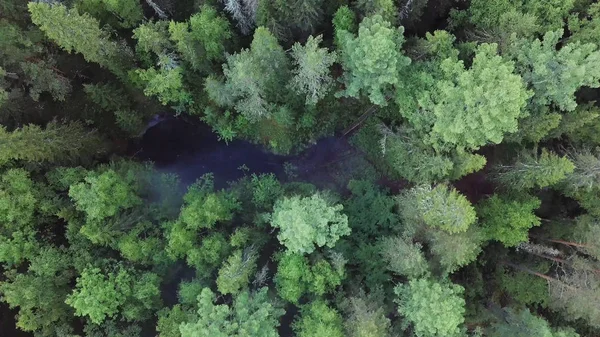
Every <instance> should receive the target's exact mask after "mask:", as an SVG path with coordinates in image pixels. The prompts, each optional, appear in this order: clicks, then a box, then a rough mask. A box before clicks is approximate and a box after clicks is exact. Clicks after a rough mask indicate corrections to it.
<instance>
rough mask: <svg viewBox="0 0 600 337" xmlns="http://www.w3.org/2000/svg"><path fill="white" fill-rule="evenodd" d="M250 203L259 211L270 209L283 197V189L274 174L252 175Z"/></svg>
mask: <svg viewBox="0 0 600 337" xmlns="http://www.w3.org/2000/svg"><path fill="white" fill-rule="evenodd" d="M251 185H252V203H253V204H254V205H255V206H256V207H258V208H259V209H269V208H272V207H273V205H274V204H275V201H277V199H279V198H281V197H282V196H283V192H284V191H283V187H282V186H281V183H280V182H279V180H277V177H275V175H274V174H261V175H258V176H257V175H252V178H251Z"/></svg>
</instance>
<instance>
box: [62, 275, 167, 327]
mask: <svg viewBox="0 0 600 337" xmlns="http://www.w3.org/2000/svg"><path fill="white" fill-rule="evenodd" d="M159 284H160V278H159V277H158V275H156V274H153V273H140V272H137V271H135V270H132V269H127V268H124V267H123V266H119V267H118V268H117V269H115V271H114V272H108V273H103V272H102V270H100V269H99V268H86V269H84V271H83V272H82V274H81V276H79V277H78V278H77V285H76V287H75V290H74V291H73V293H72V294H71V295H69V296H68V297H67V300H66V303H67V304H68V305H70V306H72V307H73V308H74V309H75V314H76V315H77V316H87V317H88V318H89V319H90V320H91V321H92V322H93V323H95V324H100V323H102V322H103V321H104V320H105V319H106V318H107V317H110V318H112V317H115V316H116V315H117V313H120V314H121V315H122V316H123V318H124V319H125V320H127V321H137V320H143V319H145V318H147V315H148V314H149V311H150V310H152V309H154V308H155V307H156V306H157V305H158V304H159V302H160V289H159Z"/></svg>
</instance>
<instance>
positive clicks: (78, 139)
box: [0, 122, 106, 164]
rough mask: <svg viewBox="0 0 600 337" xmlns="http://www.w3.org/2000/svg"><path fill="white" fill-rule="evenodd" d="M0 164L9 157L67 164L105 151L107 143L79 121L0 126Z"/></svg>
mask: <svg viewBox="0 0 600 337" xmlns="http://www.w3.org/2000/svg"><path fill="white" fill-rule="evenodd" d="M0 143H2V147H1V148H0V164H4V163H6V162H8V161H11V160H16V161H20V160H22V161H25V162H31V163H44V162H48V163H67V162H77V161H79V160H81V159H82V158H84V159H85V158H92V157H93V156H95V155H97V154H100V153H102V152H104V150H105V149H106V143H105V141H104V140H103V138H102V137H101V136H100V135H99V134H98V133H97V132H96V131H93V130H88V129H86V128H85V127H84V126H83V125H82V124H81V123H79V122H71V123H67V124H62V123H58V122H50V123H48V124H47V125H46V127H45V128H44V129H42V128H40V127H39V126H37V125H32V124H30V125H26V126H23V127H22V128H20V129H17V130H14V131H12V132H8V131H7V130H6V128H4V127H2V126H0Z"/></svg>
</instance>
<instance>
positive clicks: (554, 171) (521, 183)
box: [493, 149, 575, 190]
mask: <svg viewBox="0 0 600 337" xmlns="http://www.w3.org/2000/svg"><path fill="white" fill-rule="evenodd" d="M574 169H575V165H574V164H573V163H572V162H571V161H570V160H569V159H568V158H567V157H560V156H558V155H557V154H555V153H552V152H550V151H547V150H546V149H543V150H542V153H541V154H540V155H539V156H538V155H535V154H531V153H527V152H525V153H523V154H522V155H520V156H519V158H518V159H517V161H516V162H515V163H513V164H510V165H498V166H496V167H494V174H493V175H494V177H495V179H496V180H497V181H498V182H500V183H501V184H503V185H504V186H506V187H508V188H512V189H515V190H526V189H530V188H534V187H535V188H544V187H548V186H552V185H555V184H557V183H559V182H561V181H562V180H564V179H565V178H566V177H567V176H569V175H571V174H572V173H573V170H574Z"/></svg>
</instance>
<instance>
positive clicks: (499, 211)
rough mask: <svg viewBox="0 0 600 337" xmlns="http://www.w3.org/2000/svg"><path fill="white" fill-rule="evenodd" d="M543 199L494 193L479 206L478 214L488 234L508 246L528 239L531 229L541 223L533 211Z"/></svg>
mask: <svg viewBox="0 0 600 337" xmlns="http://www.w3.org/2000/svg"><path fill="white" fill-rule="evenodd" d="M540 205H541V201H540V200H539V199H538V198H536V197H532V196H527V195H523V196H514V195H513V196H499V195H497V194H494V195H493V196H492V197H491V198H489V199H486V200H484V201H483V202H482V203H481V204H480V205H479V207H478V211H477V214H478V215H479V217H480V218H481V223H482V226H483V227H484V231H485V232H486V234H487V236H488V237H489V238H490V239H492V240H497V241H500V242H502V243H503V244H504V245H505V246H506V247H512V246H516V245H518V244H519V243H521V242H526V241H528V234H529V229H530V228H531V227H535V226H539V225H540V224H541V221H540V218H538V217H537V216H536V215H535V214H534V213H533V212H534V211H535V210H536V209H538V208H539V207H540Z"/></svg>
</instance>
